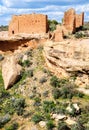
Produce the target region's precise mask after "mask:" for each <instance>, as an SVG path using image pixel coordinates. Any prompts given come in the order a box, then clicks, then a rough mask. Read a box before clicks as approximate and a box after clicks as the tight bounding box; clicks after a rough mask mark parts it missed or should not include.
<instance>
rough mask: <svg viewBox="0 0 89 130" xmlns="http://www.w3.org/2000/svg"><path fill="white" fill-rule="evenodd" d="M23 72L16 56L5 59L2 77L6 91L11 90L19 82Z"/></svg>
mask: <svg viewBox="0 0 89 130" xmlns="http://www.w3.org/2000/svg"><path fill="white" fill-rule="evenodd" d="M21 70H22V68H21V66H20V65H19V64H18V62H17V60H16V58H15V57H14V56H10V57H7V58H6V59H4V61H3V63H2V77H3V80H4V86H5V89H9V88H10V87H11V86H12V85H13V84H14V83H15V82H16V81H17V79H18V77H19V76H20V73H21Z"/></svg>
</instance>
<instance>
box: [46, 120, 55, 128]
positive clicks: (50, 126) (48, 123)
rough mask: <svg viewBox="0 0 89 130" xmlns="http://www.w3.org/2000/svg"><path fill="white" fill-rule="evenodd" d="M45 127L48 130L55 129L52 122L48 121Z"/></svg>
mask: <svg viewBox="0 0 89 130" xmlns="http://www.w3.org/2000/svg"><path fill="white" fill-rule="evenodd" d="M46 126H47V129H48V130H52V129H53V128H54V127H55V125H54V122H53V120H48V122H47V124H46Z"/></svg>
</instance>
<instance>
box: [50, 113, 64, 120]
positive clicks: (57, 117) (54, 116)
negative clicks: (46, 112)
mask: <svg viewBox="0 0 89 130" xmlns="http://www.w3.org/2000/svg"><path fill="white" fill-rule="evenodd" d="M52 118H53V119H55V120H56V121H58V120H63V119H66V118H67V117H66V116H65V115H62V114H53V115H52Z"/></svg>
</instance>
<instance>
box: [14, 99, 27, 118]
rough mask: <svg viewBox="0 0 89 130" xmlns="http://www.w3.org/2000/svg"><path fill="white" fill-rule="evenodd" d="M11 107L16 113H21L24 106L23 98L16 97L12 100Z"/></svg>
mask: <svg viewBox="0 0 89 130" xmlns="http://www.w3.org/2000/svg"><path fill="white" fill-rule="evenodd" d="M13 107H14V109H15V111H16V113H17V114H18V115H22V114H23V112H24V108H25V107H26V103H25V99H24V98H18V99H16V100H15V101H14V104H13Z"/></svg>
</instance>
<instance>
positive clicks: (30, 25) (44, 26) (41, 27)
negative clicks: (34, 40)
mask: <svg viewBox="0 0 89 130" xmlns="http://www.w3.org/2000/svg"><path fill="white" fill-rule="evenodd" d="M46 32H48V21H47V15H43V14H35V13H33V14H27V15H19V16H13V17H12V20H11V22H10V24H9V35H10V36H12V35H13V34H18V33H28V34H34V33H38V34H42V33H46Z"/></svg>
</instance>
